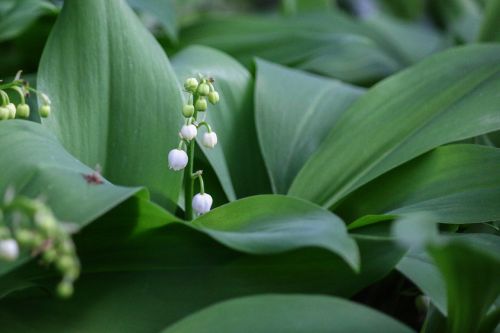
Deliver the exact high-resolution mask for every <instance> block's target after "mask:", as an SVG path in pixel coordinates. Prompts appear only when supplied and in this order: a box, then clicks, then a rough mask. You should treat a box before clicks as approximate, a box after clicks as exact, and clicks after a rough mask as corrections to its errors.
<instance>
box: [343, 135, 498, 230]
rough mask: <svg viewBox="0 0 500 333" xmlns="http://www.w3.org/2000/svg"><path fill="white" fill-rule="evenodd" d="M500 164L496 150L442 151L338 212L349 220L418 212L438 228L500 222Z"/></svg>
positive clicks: (395, 173) (357, 195) (359, 194)
mask: <svg viewBox="0 0 500 333" xmlns="http://www.w3.org/2000/svg"><path fill="white" fill-rule="evenodd" d="M499 164H500V149H497V148H492V147H486V146H478V145H465V144H460V145H449V146H445V147H440V148H437V149H435V150H434V151H432V152H429V153H427V154H425V155H423V156H421V157H419V158H417V159H415V160H412V161H410V162H408V163H406V164H404V165H402V166H401V167H399V168H396V169H394V170H392V171H391V172H388V173H387V174H385V175H383V176H381V177H379V178H377V179H376V180H374V181H372V182H371V183H370V184H368V185H366V186H364V187H362V188H361V189H359V190H358V191H356V192H354V193H353V194H352V195H351V196H349V197H348V198H347V199H346V200H345V201H344V202H342V203H341V205H340V206H339V208H338V210H337V211H338V212H339V214H340V216H342V217H344V218H346V219H347V220H348V221H352V220H353V219H355V218H358V217H360V216H364V215H367V214H390V215H396V216H397V215H399V216H401V215H408V214H413V213H418V212H428V213H431V214H432V216H433V219H434V220H435V221H436V222H440V223H452V224H457V223H481V222H488V221H495V220H500V207H499V205H498V202H499V200H500V173H499V172H498V165H499ZM386 193H390V194H391V195H390V196H388V195H385V194H386ZM359 223H361V221H356V222H355V223H353V224H351V225H350V227H351V228H354V227H355V225H357V224H359Z"/></svg>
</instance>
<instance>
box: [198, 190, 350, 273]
mask: <svg viewBox="0 0 500 333" xmlns="http://www.w3.org/2000/svg"><path fill="white" fill-rule="evenodd" d="M193 224H194V226H196V227H197V228H199V229H201V230H202V231H204V232H206V233H207V234H209V235H210V236H212V237H214V238H215V239H217V240H218V241H219V242H221V243H223V244H226V245H228V246H229V247H232V248H235V249H238V250H241V251H244V252H247V253H255V254H266V253H279V252H284V251H290V250H293V249H296V248H300V247H308V246H315V247H322V248H325V249H327V250H329V251H332V252H334V253H337V254H339V255H340V256H341V257H342V258H343V259H344V260H346V262H348V263H349V265H351V266H352V267H353V268H354V269H358V266H359V254H358V249H357V246H356V242H355V241H354V240H353V239H352V238H350V237H349V235H348V234H347V230H346V228H345V225H344V223H343V222H342V220H340V219H339V218H337V217H336V216H335V215H333V214H332V213H330V212H329V211H327V210H324V209H322V208H320V207H317V206H316V205H313V204H311V203H309V202H306V201H302V200H297V199H293V198H289V197H285V196H277V195H261V196H255V197H250V198H246V199H242V200H238V201H236V202H234V203H231V204H228V205H225V206H223V207H220V208H217V209H215V210H213V211H211V212H209V213H208V214H205V215H203V216H201V217H199V218H197V219H196V220H195V221H194V222H193Z"/></svg>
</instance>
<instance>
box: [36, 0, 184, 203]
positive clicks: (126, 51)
mask: <svg viewBox="0 0 500 333" xmlns="http://www.w3.org/2000/svg"><path fill="white" fill-rule="evenodd" d="M38 88H39V89H40V90H41V91H43V92H45V93H46V94H48V95H49V96H50V98H51V99H52V103H53V109H54V112H53V115H52V116H51V117H50V118H48V119H47V121H45V122H44V123H45V125H47V126H48V127H49V128H50V129H51V130H52V131H53V132H54V133H56V135H57V137H58V138H59V139H60V140H61V142H62V143H63V145H64V147H65V148H66V149H68V151H69V152H70V153H72V154H73V155H75V156H76V157H77V158H79V159H80V160H81V161H82V162H84V163H85V164H87V165H91V166H95V165H97V164H99V165H100V166H101V167H102V170H103V173H104V175H105V176H106V177H108V178H109V179H110V180H111V181H113V182H115V183H118V184H124V185H146V186H147V187H148V188H149V189H150V191H151V193H152V196H153V199H156V200H157V201H159V202H161V203H162V204H164V205H168V204H170V207H173V206H174V205H173V203H175V202H176V201H177V197H178V194H179V189H180V182H181V173H175V172H172V171H170V170H168V167H167V158H166V156H167V153H168V150H169V149H170V148H174V147H176V146H177V145H178V136H177V132H178V130H179V127H180V125H181V124H182V115H181V112H180V108H181V107H182V100H181V95H180V90H179V87H178V84H177V80H176V78H175V74H174V73H173V71H172V69H171V67H170V64H169V62H168V60H167V58H166V57H165V54H164V53H163V51H162V50H161V48H160V46H159V45H158V44H157V42H156V41H155V39H154V38H153V36H151V34H150V33H149V32H148V31H147V30H146V29H145V28H144V27H143V26H142V24H141V23H140V21H139V20H138V19H137V17H136V16H135V14H134V13H133V12H132V10H131V9H130V8H129V7H127V5H126V4H125V2H123V1H119V0H110V1H100V0H89V1H84V2H82V1H78V0H68V1H65V4H64V7H63V10H62V12H61V14H60V16H59V18H58V20H57V22H56V25H55V26H54V29H53V31H52V33H51V35H50V38H49V40H48V42H47V45H46V48H45V50H44V53H43V56H42V60H41V64H40V71H39V76H38Z"/></svg>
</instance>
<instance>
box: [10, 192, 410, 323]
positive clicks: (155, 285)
mask: <svg viewBox="0 0 500 333" xmlns="http://www.w3.org/2000/svg"><path fill="white" fill-rule="evenodd" d="M279 199H280V198H279V197H278V200H279ZM244 200H252V198H248V199H244ZM290 200H292V202H294V203H295V201H296V200H293V199H290ZM131 201H132V202H131ZM134 202H136V203H135V204H134ZM247 202H248V201H247ZM272 202H273V201H272V200H271V203H272ZM236 204H237V202H235V203H231V204H230V205H228V206H225V207H221V208H219V209H217V210H218V211H219V212H217V210H214V212H213V213H214V214H215V216H220V215H221V214H222V211H223V210H224V209H225V208H230V209H229V210H230V212H231V213H232V214H236V213H235V210H233V208H231V207H235V206H231V205H236ZM308 205H309V204H308ZM152 208H154V207H151V203H149V202H146V201H144V200H141V199H140V198H136V197H132V198H131V199H129V200H128V201H127V202H126V203H124V204H123V205H120V206H119V207H117V208H116V209H113V210H112V211H111V212H109V213H108V214H107V215H106V216H103V217H102V218H100V219H99V220H97V221H96V222H95V223H92V224H91V225H89V226H88V227H87V228H85V229H83V230H82V232H80V233H79V234H77V235H76V237H75V242H76V246H77V249H78V254H79V256H80V259H81V261H82V269H83V271H82V275H81V277H80V278H79V280H78V282H77V284H76V286H75V288H76V289H75V294H74V296H73V297H72V298H71V299H69V300H67V301H64V302H61V301H60V300H58V299H57V298H55V297H53V296H51V295H48V293H47V291H52V290H53V288H54V286H55V284H56V282H57V277H55V278H54V277H50V276H49V274H47V272H40V270H39V268H38V267H37V266H36V265H34V264H33V265H29V266H28V267H24V268H23V269H20V270H16V271H15V272H12V274H9V275H8V276H5V277H2V278H0V295H1V294H2V290H1V287H3V286H4V285H5V284H8V282H9V281H12V280H14V281H23V282H27V283H35V284H37V285H39V286H41V288H40V289H34V288H31V289H28V290H26V291H25V292H17V293H15V294H13V295H11V296H7V297H6V298H4V299H2V301H1V302H0V323H1V324H2V331H5V332H25V333H30V332H51V333H57V332H68V331H75V332H76V331H78V332H102V331H105V332H107V333H111V332H120V333H128V332H137V333H139V332H159V331H160V330H162V329H164V328H165V327H167V326H169V325H171V324H173V323H175V322H176V321H178V320H180V319H182V318H184V317H186V316H187V315H189V314H191V313H193V312H194V311H198V310H200V309H202V308H204V307H206V306H209V305H211V304H214V303H216V302H220V301H224V300H227V299H230V298H234V297H241V296H247V295H255V294H262V293H270V292H272V293H301V294H307V293H314V294H328V295H339V296H341V297H350V296H352V295H353V294H355V293H357V292H359V291H360V290H361V289H363V288H365V287H367V286H368V285H370V284H372V283H373V282H375V281H377V280H379V279H381V278H382V277H383V276H385V275H387V274H388V273H389V272H390V271H391V270H392V269H393V267H394V266H395V265H396V263H397V262H398V261H399V260H400V259H401V257H402V256H403V254H404V251H405V250H404V249H403V248H401V247H400V246H399V245H398V244H396V243H395V242H393V241H391V240H388V239H386V238H378V237H374V236H368V237H364V236H356V237H355V239H356V242H357V244H358V246H359V250H360V258H361V269H360V272H359V273H356V272H354V271H353V270H352V268H351V267H350V266H349V265H348V264H347V263H346V262H345V260H344V259H342V258H341V257H340V256H338V255H336V254H333V253H332V252H331V251H328V250H325V248H319V247H307V248H300V249H298V248H297V249H295V250H293V251H288V252H285V253H275V254H271V253H270V254H267V255H249V254H243V253H241V252H236V251H234V250H231V249H228V248H227V247H225V246H222V245H221V244H219V243H218V242H216V241H214V240H213V239H212V238H211V237H209V236H207V235H205V234H204V233H202V232H199V231H196V230H195V228H196V227H194V228H192V227H191V228H190V227H187V226H186V225H185V224H183V223H172V222H175V221H177V220H178V219H177V218H175V217H173V216H171V215H170V214H168V213H166V212H160V211H158V209H152ZM240 208H241V207H240ZM292 209H293V208H292ZM315 209H317V208H315ZM241 212H242V211H240V213H241ZM266 215H268V214H267V213H266ZM168 222H170V223H169V224H168V225H166V226H161V224H162V223H168ZM221 222H222V221H221ZM292 222H293V221H292ZM306 222H307V223H313V224H316V225H317V224H318V222H313V221H306ZM207 224H208V221H207ZM159 225H160V227H156V228H153V229H151V227H154V226H159ZM209 227H211V226H210V225H207V226H204V229H208V228H209ZM138 231H139V232H138ZM240 238H241V236H240ZM274 239H277V238H276V237H274ZM258 243H259V239H257V240H256V241H255V244H254V245H253V246H254V247H259V246H260V248H261V249H265V247H267V248H269V245H266V244H264V245H259V244H258ZM269 243H270V242H269V241H268V244H269ZM276 246H277V247H281V248H282V247H283V246H282V245H280V244H277V245H276ZM290 249H292V247H290ZM34 269H35V270H36V271H35V272H36V273H35V274H34V273H33V270H34ZM138 309H141V311H138ZM26 313H29V314H30V315H29V316H27V315H26ZM50 318H57V320H50ZM110 318H120V320H118V321H112V322H110Z"/></svg>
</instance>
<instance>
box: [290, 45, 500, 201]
mask: <svg viewBox="0 0 500 333" xmlns="http://www.w3.org/2000/svg"><path fill="white" fill-rule="evenodd" d="M499 53H500V46H498V45H471V46H466V47H461V48H456V49H452V50H449V51H446V52H443V53H441V54H439V55H436V56H433V57H430V58H429V59H427V60H424V61H422V62H421V63H419V64H417V65H415V66H413V67H411V68H409V69H407V70H405V71H403V72H401V73H399V74H396V75H394V76H392V77H390V78H388V79H387V80H384V81H382V82H381V83H380V84H377V85H376V86H375V87H373V88H372V89H370V90H369V91H368V92H367V93H366V94H365V95H364V96H363V97H361V98H360V99H359V100H358V101H356V102H355V103H354V104H353V105H352V106H351V107H350V108H349V110H347V111H346V112H344V113H343V115H342V116H341V118H340V119H339V120H338V121H337V122H336V124H335V126H334V127H333V128H332V129H331V131H330V134H329V135H328V137H327V138H326V139H325V140H324V142H323V144H322V145H321V147H320V148H319V149H318V150H317V151H316V153H315V154H313V156H312V157H311V158H310V159H309V161H308V162H307V163H306V165H305V166H304V167H303V168H302V170H301V171H300V172H299V174H298V175H297V177H296V178H295V180H294V182H293V184H292V186H291V188H290V191H289V193H290V194H291V195H294V196H298V197H302V198H305V199H307V200H310V201H313V202H316V203H318V204H321V205H323V206H325V207H331V206H332V205H335V204H337V203H338V202H339V200H341V199H342V198H344V197H345V196H346V195H348V194H349V193H351V192H352V191H354V190H355V189H357V188H359V187H360V186H362V185H364V184H366V183H367V182H369V181H371V180H373V179H375V178H376V177H378V176H380V175H381V174H383V173H385V172H387V171H389V170H391V169H393V168H394V167H396V166H398V165H400V164H403V163H404V162H406V161H408V160H411V159H413V158H415V157H416V156H418V155H420V154H422V153H424V152H426V151H428V150H431V149H432V148H435V147H437V146H440V145H442V144H445V143H448V142H452V141H457V140H461V139H465V138H469V137H474V136H477V135H480V134H484V133H487V132H490V131H494V130H497V129H499V128H500V112H499V107H498V105H499V104H500V95H499V94H498V90H499V89H500V58H499V57H498V54H499Z"/></svg>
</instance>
